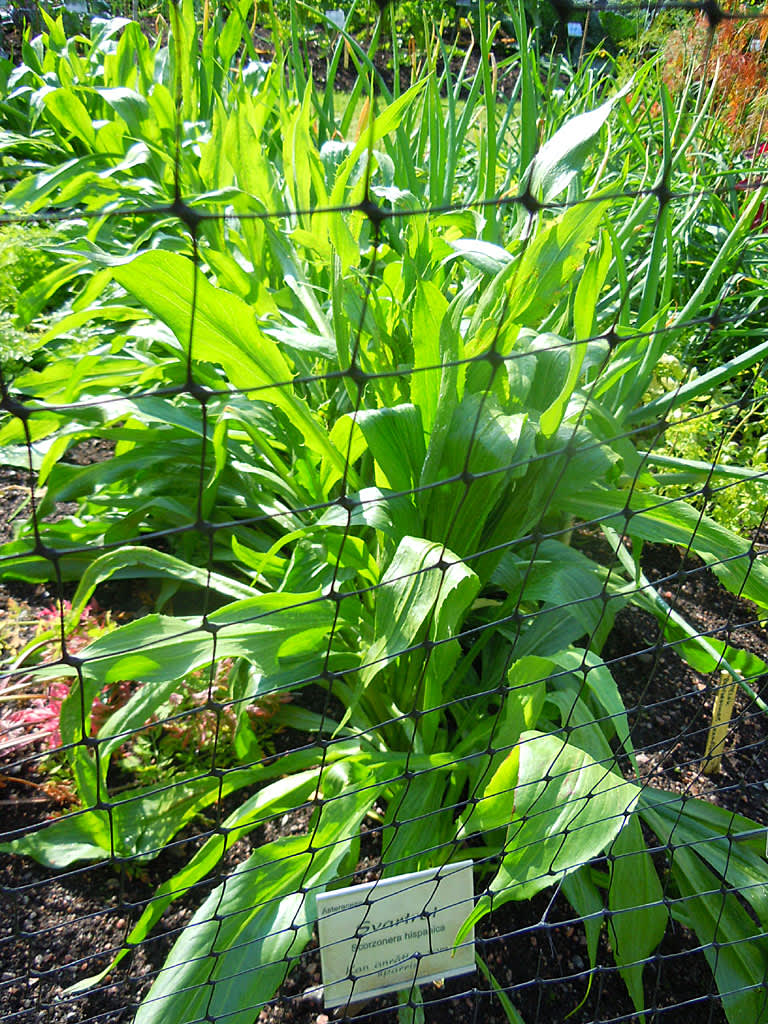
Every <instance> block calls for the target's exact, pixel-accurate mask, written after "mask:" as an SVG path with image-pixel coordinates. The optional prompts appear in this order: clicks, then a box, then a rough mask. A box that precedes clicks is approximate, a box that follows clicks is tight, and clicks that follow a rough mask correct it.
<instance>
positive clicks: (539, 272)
mask: <svg viewBox="0 0 768 1024" xmlns="http://www.w3.org/2000/svg"><path fill="white" fill-rule="evenodd" d="M607 208H608V204H607V202H594V203H590V204H589V206H588V207H587V209H586V210H585V209H584V207H583V206H573V207H571V208H570V209H569V210H566V212H565V213H563V214H561V215H560V216H559V217H557V218H556V219H555V220H554V221H551V222H547V223H545V224H544V226H543V227H542V228H540V230H539V231H538V233H537V234H536V236H535V237H534V239H533V241H531V242H529V243H528V245H527V246H526V248H525V249H524V251H523V254H522V256H521V257H520V259H519V260H518V262H517V263H516V264H515V266H514V267H513V271H514V273H513V277H512V279H511V288H510V297H509V316H510V317H511V318H512V319H514V320H515V321H516V322H518V323H521V324H523V325H524V326H529V327H538V326H539V325H540V324H541V322H542V320H544V318H545V317H546V316H547V314H549V313H550V312H551V311H552V310H553V309H554V308H555V306H556V305H557V303H558V302H559V301H560V300H561V299H562V298H563V297H564V296H565V294H566V292H567V290H568V289H569V288H571V287H572V285H573V282H574V279H575V277H576V272H577V270H578V268H579V267H580V266H581V264H582V263H583V261H584V257H585V256H586V253H587V250H588V248H589V246H590V245H591V244H592V242H593V241H594V239H595V236H596V234H597V230H598V227H599V224H600V221H601V219H602V217H603V214H604V213H605V211H606V210H607ZM504 273H507V271H505V272H504Z"/></svg>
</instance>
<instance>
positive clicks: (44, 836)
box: [0, 810, 112, 870]
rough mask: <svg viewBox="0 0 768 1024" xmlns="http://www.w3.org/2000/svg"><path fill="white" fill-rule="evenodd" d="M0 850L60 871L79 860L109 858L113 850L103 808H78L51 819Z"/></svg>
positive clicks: (2, 845)
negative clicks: (71, 812)
mask: <svg viewBox="0 0 768 1024" xmlns="http://www.w3.org/2000/svg"><path fill="white" fill-rule="evenodd" d="M0 850H2V851H3V852H5V853H15V854H17V855H20V856H25V857H32V858H33V859H34V860H36V861H37V862H38V864H42V865H43V866H44V867H47V868H54V869H58V870H61V869H62V868H68V867H71V865H72V864H76V863H77V862H78V861H102V860H108V859H109V857H110V856H111V853H112V847H111V840H110V823H109V817H108V815H107V812H106V811H92V810H86V811H77V812H75V813H74V814H68V815H65V816H64V817H61V818H53V819H51V820H50V821H49V822H47V823H46V824H45V825H44V827H43V828H40V829H38V830H37V831H35V832H30V833H29V834H28V835H25V836H22V837H21V838H19V839H12V840H11V841H10V842H8V843H0Z"/></svg>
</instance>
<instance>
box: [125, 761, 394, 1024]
mask: <svg viewBox="0 0 768 1024" xmlns="http://www.w3.org/2000/svg"><path fill="white" fill-rule="evenodd" d="M367 781H368V775H367V770H366V769H365V768H364V767H363V766H359V765H357V764H355V763H354V762H353V763H350V764H345V765H334V766H332V767H331V768H330V769H329V770H328V771H326V772H325V773H324V779H323V783H322V795H323V803H322V809H321V812H320V817H319V821H318V822H317V826H316V829H315V830H314V831H313V833H312V834H311V835H308V836H299V837H295V838H284V839H278V840H276V841H274V842H272V843H269V844H268V845H266V846H263V847H261V848H260V849H258V850H256V851H255V852H254V853H253V854H251V856H250V857H249V858H248V859H247V860H246V861H244V862H243V863H242V864H240V865H239V866H238V868H236V870H235V871H234V872H233V873H232V874H231V875H230V876H228V877H227V878H226V880H225V881H224V882H223V883H222V884H221V885H219V886H217V887H216V888H215V889H214V890H213V892H212V893H211V894H210V896H209V897H208V898H207V899H206V900H205V902H204V903H203V905H202V906H201V907H200V908H199V909H198V911H197V912H196V913H195V914H194V916H193V917H192V919H191V921H190V922H189V924H188V926H187V927H186V929H185V930H184V932H183V933H182V934H181V936H180V937H179V938H178V939H177V941H176V943H175V945H174V947H173V949H172V950H171V952H170V954H169V956H168V959H167V960H166V962H165V965H164V966H163V969H162V971H161V972H160V974H159V975H158V977H157V979H156V980H155V983H154V985H153V986H152V989H151V990H150V992H149V995H148V996H147V997H146V999H145V1000H144V1002H143V1003H142V1005H141V1007H140V1008H139V1012H138V1014H137V1016H136V1024H154V1022H158V1024H159V1022H166V1021H167V1020H168V1019H169V1018H170V1019H175V1020H194V1019H197V1018H198V1017H199V1016H201V1015H205V1014H206V1013H209V1014H213V1015H215V1016H221V1015H223V1014H226V1015H227V1017H228V1018H229V1019H231V1020H232V1021H233V1024H246V1022H248V1024H251V1022H252V1020H253V1007H258V1006H259V1005H260V1004H262V1003H265V1002H266V1001H267V1000H269V999H271V998H272V996H273V995H274V993H275V991H276V990H277V987H278V986H279V984H280V982H281V981H282V980H283V978H284V977H285V974H286V972H287V970H288V966H289V963H290V959H291V956H293V955H297V954H298V953H299V952H301V950H302V949H303V947H304V945H305V944H306V943H307V941H308V940H309V938H310V936H311V925H312V923H313V922H314V920H315V918H316V914H317V912H316V908H315V897H316V896H317V894H318V893H320V892H322V891H323V890H324V889H325V887H326V885H327V884H328V883H329V882H330V881H332V879H333V878H334V877H335V875H336V873H337V870H338V867H339V864H340V862H341V861H342V859H343V858H344V856H345V854H346V852H347V850H348V848H349V844H350V843H351V841H352V838H353V837H354V836H355V835H356V833H357V830H358V828H359V826H360V822H361V821H362V819H363V817H364V816H365V814H366V813H367V812H368V810H369V808H370V805H371V804H372V803H373V801H374V800H375V799H376V789H375V788H373V789H366V786H365V784H366V782H367Z"/></svg>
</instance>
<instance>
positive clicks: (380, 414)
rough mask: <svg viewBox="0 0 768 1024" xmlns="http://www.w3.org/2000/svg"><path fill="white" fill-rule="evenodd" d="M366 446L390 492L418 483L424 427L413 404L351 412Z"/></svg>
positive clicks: (422, 460) (382, 484) (409, 487)
mask: <svg viewBox="0 0 768 1024" xmlns="http://www.w3.org/2000/svg"><path fill="white" fill-rule="evenodd" d="M355 422H356V423H357V424H358V425H359V427H360V429H361V431H362V432H363V435H364V437H365V440H366V443H367V445H368V448H369V449H370V452H371V454H372V455H373V457H374V459H375V460H376V464H377V467H379V468H380V469H381V472H382V473H383V475H384V478H385V479H384V480H377V483H378V484H379V485H380V486H381V487H383V488H386V489H389V490H392V491H410V490H412V489H413V488H414V487H416V486H417V485H418V481H419V476H420V474H421V468H422V466H423V464H424V455H425V451H426V449H425V445H424V426H423V425H422V413H421V411H420V410H419V408H418V407H417V406H416V405H396V406H393V407H391V408H384V409H363V410H361V411H360V412H358V413H357V414H356V415H355Z"/></svg>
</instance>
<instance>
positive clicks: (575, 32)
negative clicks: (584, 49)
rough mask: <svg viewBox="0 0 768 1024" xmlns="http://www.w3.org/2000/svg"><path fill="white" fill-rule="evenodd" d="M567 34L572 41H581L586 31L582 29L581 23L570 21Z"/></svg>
mask: <svg viewBox="0 0 768 1024" xmlns="http://www.w3.org/2000/svg"><path fill="white" fill-rule="evenodd" d="M567 32H568V35H569V36H570V37H571V39H581V37H582V36H583V35H584V29H583V28H582V27H581V22H578V21H569V22H568V25H567Z"/></svg>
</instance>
